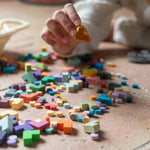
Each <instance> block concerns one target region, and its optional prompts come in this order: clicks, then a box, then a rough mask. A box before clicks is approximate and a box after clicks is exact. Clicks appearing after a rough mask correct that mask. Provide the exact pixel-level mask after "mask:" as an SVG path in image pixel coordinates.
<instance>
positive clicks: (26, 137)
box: [23, 130, 40, 146]
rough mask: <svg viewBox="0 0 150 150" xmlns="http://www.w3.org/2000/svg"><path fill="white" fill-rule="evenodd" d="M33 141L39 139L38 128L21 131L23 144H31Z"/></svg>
mask: <svg viewBox="0 0 150 150" xmlns="http://www.w3.org/2000/svg"><path fill="white" fill-rule="evenodd" d="M34 141H40V130H26V131H23V142H24V146H31V145H32V142H34Z"/></svg>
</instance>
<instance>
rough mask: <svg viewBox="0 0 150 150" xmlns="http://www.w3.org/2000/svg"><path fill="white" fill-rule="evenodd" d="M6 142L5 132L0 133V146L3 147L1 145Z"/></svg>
mask: <svg viewBox="0 0 150 150" xmlns="http://www.w3.org/2000/svg"><path fill="white" fill-rule="evenodd" d="M6 140H7V132H6V131H0V146H3V144H4V143H5V142H6Z"/></svg>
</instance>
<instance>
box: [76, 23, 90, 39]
mask: <svg viewBox="0 0 150 150" xmlns="http://www.w3.org/2000/svg"><path fill="white" fill-rule="evenodd" d="M76 31H77V34H76V36H75V38H76V39H79V40H82V41H88V40H89V34H88V33H87V32H86V31H85V28H84V26H81V25H80V26H78V27H77V28H76Z"/></svg>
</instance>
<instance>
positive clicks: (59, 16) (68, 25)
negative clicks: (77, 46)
mask: <svg viewBox="0 0 150 150" xmlns="http://www.w3.org/2000/svg"><path fill="white" fill-rule="evenodd" d="M53 18H54V19H56V21H58V22H59V23H60V24H61V25H62V26H63V28H64V29H65V30H66V31H67V32H68V34H69V35H71V36H75V35H76V28H75V26H74V24H73V23H72V21H71V20H70V19H69V17H68V16H67V15H66V14H65V13H64V11H62V10H58V11H56V12H55V13H54V15H53Z"/></svg>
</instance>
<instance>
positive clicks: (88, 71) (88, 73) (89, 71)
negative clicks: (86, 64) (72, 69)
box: [82, 68, 98, 77]
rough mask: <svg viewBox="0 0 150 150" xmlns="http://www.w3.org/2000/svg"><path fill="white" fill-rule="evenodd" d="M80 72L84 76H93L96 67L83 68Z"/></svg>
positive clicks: (95, 73) (95, 72)
mask: <svg viewBox="0 0 150 150" xmlns="http://www.w3.org/2000/svg"><path fill="white" fill-rule="evenodd" d="M82 73H83V75H84V76H85V77H95V76H96V75H97V73H98V70H97V69H96V68H84V69H83V70H82Z"/></svg>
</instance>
